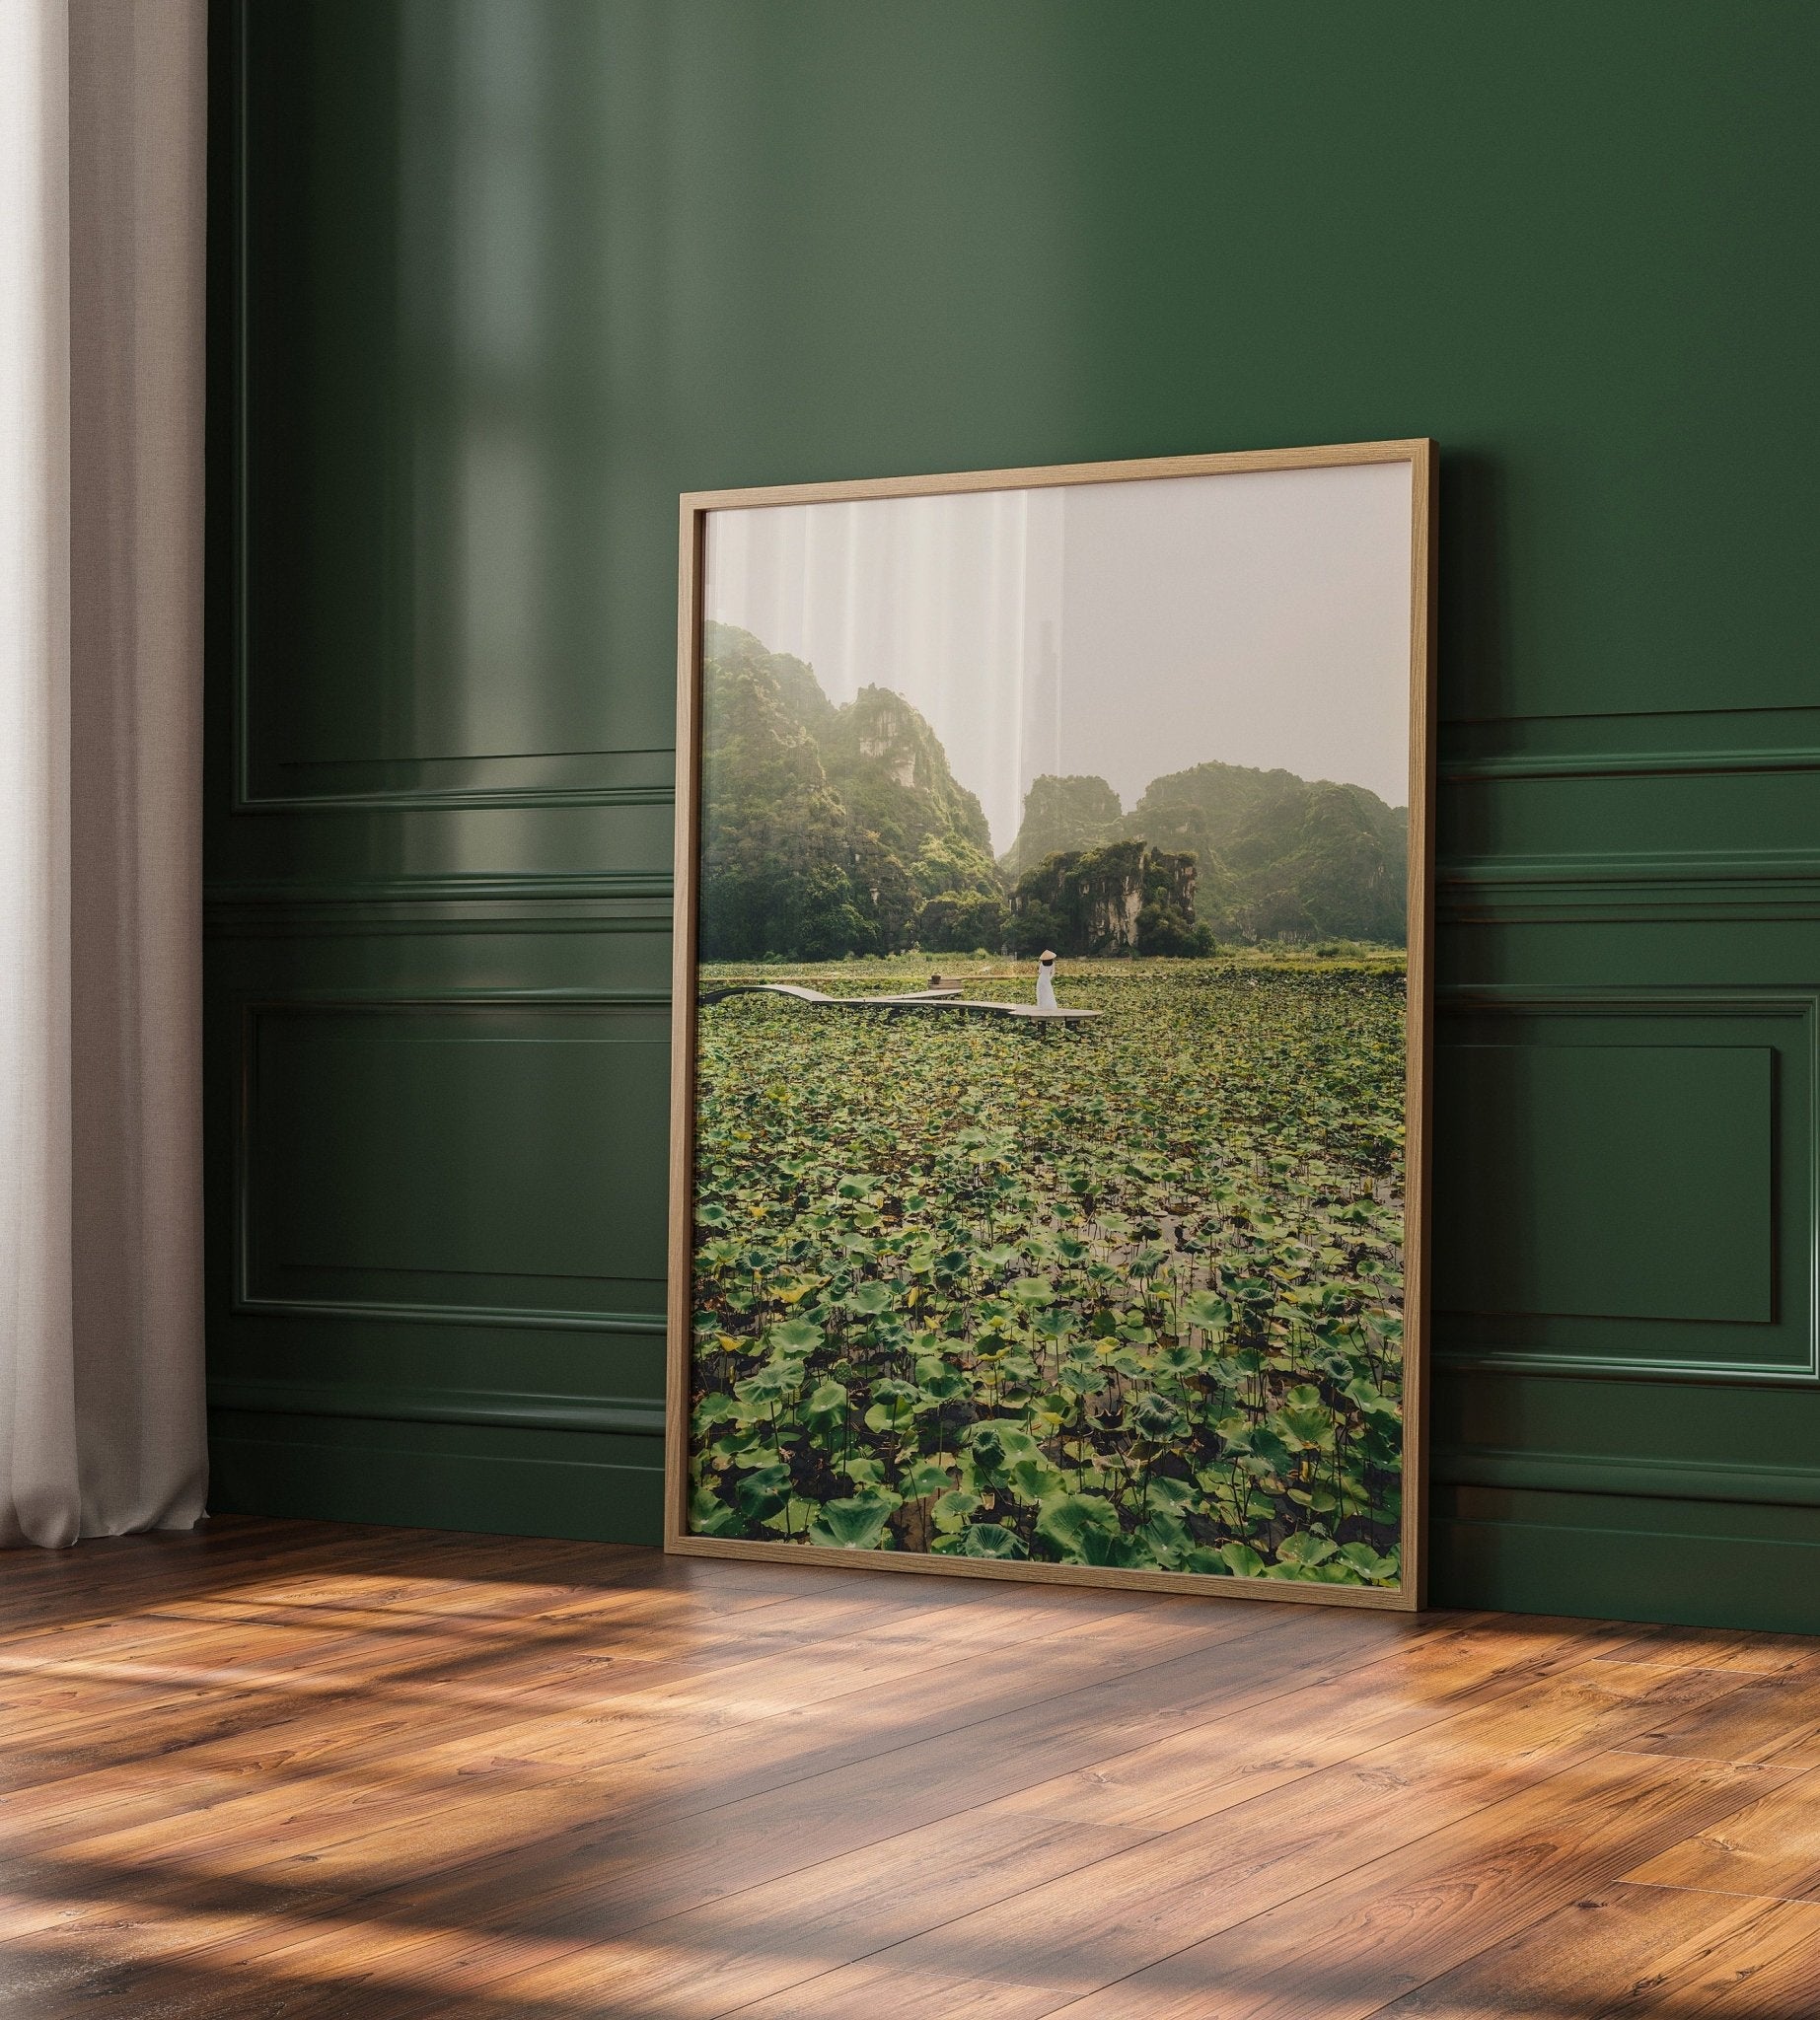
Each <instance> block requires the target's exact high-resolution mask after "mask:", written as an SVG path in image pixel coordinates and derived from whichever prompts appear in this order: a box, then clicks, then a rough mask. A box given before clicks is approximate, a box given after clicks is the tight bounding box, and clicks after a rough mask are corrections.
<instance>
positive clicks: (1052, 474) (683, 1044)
mask: <svg viewBox="0 0 1820 2020" xmlns="http://www.w3.org/2000/svg"><path fill="white" fill-rule="evenodd" d="M1377 463H1407V464H1408V465H1409V466H1410V510H1411V527H1410V850H1409V919H1410V923H1409V935H1408V947H1409V966H1408V984H1407V986H1408V995H1407V999H1406V1011H1405V1023H1406V1044H1407V1049H1406V1060H1407V1065H1406V1076H1407V1077H1406V1088H1405V1100H1404V1115H1405V1147H1404V1155H1405V1168H1404V1215H1405V1224H1404V1337H1403V1350H1404V1395H1403V1429H1404V1475H1403V1489H1402V1499H1403V1519H1402V1532H1401V1541H1400V1549H1401V1553H1402V1554H1401V1564H1402V1578H1401V1582H1400V1583H1399V1585H1398V1586H1397V1587H1396V1589H1395V1590H1394V1591H1392V1590H1385V1589H1383V1588H1381V1587H1374V1586H1358V1585H1350V1586H1348V1585H1322V1584H1319V1583H1316V1582H1314V1581H1306V1582H1304V1581H1299V1580H1294V1579H1286V1578H1284V1579H1277V1578H1242V1577H1239V1576H1237V1575H1234V1576H1232V1577H1230V1578H1220V1577H1218V1576H1215V1575H1211V1574H1208V1573H1205V1572H1200V1571H1155V1570H1141V1569H1123V1568H1115V1567H1110V1566H1108V1567H1101V1566H1097V1565H1091V1564H1041V1563H1032V1562H1026V1561H1011V1560H998V1559H992V1558H979V1557H941V1556H935V1555H933V1554H929V1553H916V1554H911V1553H909V1552H906V1553H902V1554H896V1553H893V1552H891V1551H859V1550H837V1549H829V1548H827V1547H825V1546H822V1545H818V1544H772V1543H754V1542H751V1541H749V1540H745V1539H736V1538H719V1537H706V1536H693V1535H692V1534H690V1532H689V1528H688V1512H689V1499H688V1497H689V1407H688V1403H689V1395H690V1388H691V1369H690V1347H691V1344H692V1333H691V1324H690V1314H691V1311H692V1293H693V1283H692V1229H693V1200H692V1182H693V1176H694V1079H695V1073H694V1068H695V958H694V950H695V940H696V920H697V908H698V903H699V891H698V888H697V886H698V876H697V871H698V862H697V857H698V851H699V842H700V772H701V764H700V756H701V754H700V748H699V742H698V738H697V734H696V730H697V724H698V722H699V717H700V708H701V597H702V586H703V585H702V576H703V564H704V559H705V546H706V525H707V515H708V513H710V512H714V511H724V510H727V509H745V508H750V507H756V506H770V505H807V504H826V503H833V502H848V501H860V500H866V499H877V498H908V497H927V496H935V495H944V494H950V493H955V492H979V491H1004V490H1034V489H1045V488H1053V487H1056V486H1059V485H1064V484H1081V483H1138V482H1144V481H1147V480H1151V479H1156V478H1167V477H1181V476H1219V475H1230V474H1235V473H1242V472H1249V471H1256V470H1278V469H1336V468H1345V467H1347V466H1351V465H1358V464H1377ZM1439 463H1440V459H1439V454H1438V451H1437V449H1436V445H1435V443H1434V441H1433V439H1432V438H1431V437H1428V436H1425V435H1421V436H1411V437H1408V438H1404V439H1401V440H1397V441H1387V442H1350V443H1335V444H1327V445H1323V446H1319V447H1307V448H1299V449H1267V450H1232V451H1214V452H1211V453H1208V454H1203V455H1192V456H1162V457H1137V458H1131V459H1128V460H1125V461H1121V462H1114V463H1085V464H1054V465H1044V466H1040V467H1037V468H1034V469H992V470H952V471H944V472H940V473H933V474H929V475H924V476H909V477H878V478H840V479H836V480H834V481H830V482H818V483H803V484H772V485H759V486H753V487H750V488H746V489H739V490H713V491H685V492H684V493H682V495H681V497H680V498H679V500H678V505H679V527H678V534H679V539H678V547H679V569H678V585H677V669H678V678H677V754H676V762H677V772H676V864H675V889H676V911H675V929H674V945H673V954H672V971H671V972H672V996H671V1004H672V1008H671V1070H670V1174H669V1182H670V1195H669V1196H670V1211H669V1256H668V1283H669V1302H668V1314H667V1327H666V1351H665V1373H666V1380H665V1400H664V1532H663V1534H664V1541H663V1548H664V1550H665V1551H667V1552H669V1553H671V1554H673V1555H677V1556H699V1557H723V1558H746V1559H749V1560H753V1561H758V1562H762V1563H776V1562H779V1561H782V1562H786V1563H790V1564H810V1565H821V1566H827V1567H829V1568H837V1567H844V1568H847V1569H854V1568H859V1569H864V1570H869V1571H870V1570H880V1571H903V1572H911V1573H915V1574H923V1575H935V1576H938V1577H958V1578H987V1579H998V1580H1001V1581H1004V1580H1008V1581H1011V1582H1015V1583H1020V1584H1048V1585H1073V1586H1093V1587H1098V1588H1100V1589H1102V1590H1106V1589H1118V1590H1125V1591H1138V1592H1168V1593H1181V1594H1194V1595H1196V1596H1198V1597H1201V1598H1203V1599H1223V1598H1238V1599H1260V1600H1287V1601H1289V1602H1291V1603H1292V1604H1301V1605H1316V1606H1340V1607H1356V1608H1366V1609H1371V1610H1375V1611H1378V1612H1390V1613H1410V1614H1414V1613H1420V1612H1422V1611H1424V1610H1425V1609H1426V1607H1427V1604H1428V1564H1427V1548H1426V1531H1425V1526H1424V1525H1425V1521H1426V1515H1427V1486H1428V1477H1427V1475H1428V1468H1427V1462H1428V1390H1429V1358H1430V1357H1429V1352H1428V1282H1429V1261H1430V1259H1429V1241H1428V1235H1429V1217H1430V1209H1431V1200H1432V1174H1431V1170H1430V1165H1429V1156H1428V1152H1429V1135H1430V1115H1431V1101H1432V1086H1431V1080H1432V1075H1431V1071H1430V1067H1431V1062H1432V1056H1433V1023H1434V1019H1433V1012H1432V1005H1431V1003H1430V1001H1429V987H1430V976H1431V973H1432V967H1433V941H1434V811H1435V810H1434V795H1435V784H1436V778H1435V772H1436V764H1435V702H1436V657H1435V619H1436V600H1437V591H1438V583H1437V573H1436V568H1435V535H1436V527H1437V521H1438V516H1439V514H1438V504H1439V475H1440V470H1439Z"/></svg>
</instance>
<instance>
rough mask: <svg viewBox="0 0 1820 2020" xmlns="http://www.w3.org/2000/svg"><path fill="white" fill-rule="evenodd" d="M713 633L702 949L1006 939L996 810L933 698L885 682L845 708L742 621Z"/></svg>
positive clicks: (831, 948) (855, 947) (938, 946)
mask: <svg viewBox="0 0 1820 2020" xmlns="http://www.w3.org/2000/svg"><path fill="white" fill-rule="evenodd" d="M702 642H703V660H702V698H703V706H702V724H703V743H702V762H701V858H702V880H701V952H702V954H703V955H704V956H705V957H706V958H708V959H709V960H742V959H752V958H754V957H756V956H759V955H764V954H782V955H785V956H788V957H791V958H793V959H804V960H811V961H821V960H827V959H829V958H830V957H832V956H837V955H841V954H849V953H851V954H883V953H895V952H897V951H899V950H900V949H902V948H904V947H908V946H912V945H920V946H924V947H928V948H930V949H933V950H937V951H949V950H963V949H972V948H974V947H981V946H984V947H995V946H997V945H998V944H999V943H1000V941H1001V940H1002V939H1003V937H1004V917H1005V905H1004V895H1003V889H1002V885H1001V881H1000V878H999V876H998V872H997V870H996V868H995V867H994V865H993V862H992V857H991V849H990V835H989V832H988V830H987V828H986V822H985V816H984V814H983V812H982V810H981V806H980V802H979V800H978V799H977V798H976V797H975V796H974V794H972V793H971V792H969V791H968V790H967V788H966V787H965V786H963V785H962V784H961V783H960V782H959V781H958V780H957V779H956V778H955V776H954V773H953V771H952V770H951V769H950V768H949V764H948V757H947V754H946V753H945V752H944V751H943V749H942V747H941V743H940V741H939V740H938V738H937V737H936V735H935V732H934V731H933V730H932V729H930V727H929V725H928V724H927V722H925V721H924V720H923V718H922V716H921V715H920V714H919V713H918V712H917V710H916V709H915V708H913V707H912V706H911V705H910V702H908V701H906V700H905V699H904V697H903V696H902V695H900V694H896V693H893V692H892V691H891V690H890V689H889V688H884V687H863V688H861V690H860V692H859V694H858V695H857V697H856V698H855V699H854V700H852V701H851V702H848V703H847V704H846V705H845V706H844V707H837V706H836V705H835V704H834V703H833V702H832V701H830V700H829V698H828V696H827V695H826V694H825V693H824V692H823V690H822V687H821V685H820V683H818V682H817V680H816V678H815V674H814V672H813V670H812V669H811V668H809V667H807V666H806V665H804V663H803V662H802V661H801V660H799V659H794V658H792V657H790V656H789V655H788V654H786V653H774V652H770V651H767V650H766V648H765V647H764V645H763V644H762V643H761V642H760V640H759V639H757V638H755V637H754V636H753V635H752V633H751V632H750V631H742V630H739V629H737V628H736V627H734V626H733V625H729V624H715V623H709V624H708V625H706V626H705V628H704V636H703V641H702Z"/></svg>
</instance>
